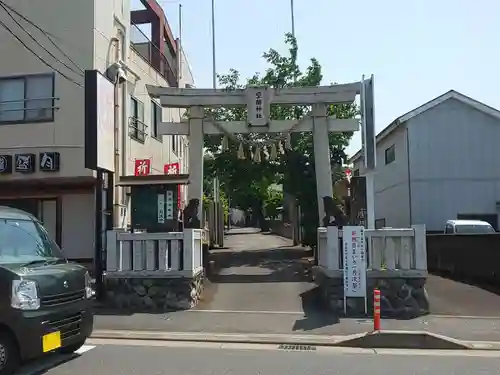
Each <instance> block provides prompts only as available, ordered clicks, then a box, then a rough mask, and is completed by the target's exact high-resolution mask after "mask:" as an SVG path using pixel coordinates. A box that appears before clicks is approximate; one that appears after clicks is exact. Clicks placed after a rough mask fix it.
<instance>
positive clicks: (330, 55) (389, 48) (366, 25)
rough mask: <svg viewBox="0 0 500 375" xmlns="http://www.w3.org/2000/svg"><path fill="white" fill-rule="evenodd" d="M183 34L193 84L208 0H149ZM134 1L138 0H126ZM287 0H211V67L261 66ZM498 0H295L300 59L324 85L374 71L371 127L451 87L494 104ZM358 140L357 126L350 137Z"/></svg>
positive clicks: (199, 72)
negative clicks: (319, 71)
mask: <svg viewBox="0 0 500 375" xmlns="http://www.w3.org/2000/svg"><path fill="white" fill-rule="evenodd" d="M158 2H159V3H160V4H161V5H162V6H163V8H164V9H165V13H166V15H167V19H168V22H169V23H170V25H171V27H172V29H173V31H174V34H175V36H178V28H179V26H178V8H179V4H182V43H183V46H184V49H185V50H186V52H187V54H188V59H189V62H190V65H191V67H192V70H193V74H194V76H195V81H196V86H197V87H211V85H212V83H211V82H212V54H211V53H212V52H211V29H210V25H211V24H210V22H211V0H180V1H176V0H164V1H161V0H159V1H158ZM132 3H133V5H134V6H135V7H136V8H137V7H139V5H138V4H139V0H132ZM289 7H290V1H289V0H252V1H244V0H216V44H217V72H218V73H224V72H227V71H228V69H230V68H235V69H237V70H239V71H240V72H241V74H242V76H244V77H246V76H251V75H252V74H253V73H254V72H262V71H264V70H265V68H266V65H265V62H264V61H263V60H262V58H261V56H262V52H264V51H267V50H268V49H269V48H275V49H277V50H278V51H283V50H284V43H283V39H284V34H285V33H286V32H288V31H290V30H291V22H290V11H289V9H290V8H289ZM499 14H500V1H496V0H475V1H472V0H413V1H401V0H379V1H372V0H357V1H346V0H344V1H339V0H295V30H296V36H297V40H298V43H299V59H300V63H301V66H302V67H307V64H308V61H309V59H310V58H311V57H316V58H317V59H318V60H319V61H320V63H321V64H322V66H323V74H324V81H325V84H328V83H330V82H332V81H335V82H339V83H343V82H353V81H357V80H359V79H360V78H361V76H362V75H363V74H365V75H370V74H374V75H375V106H376V107H375V116H376V119H375V122H376V128H377V132H378V131H380V130H382V129H383V128H384V127H385V126H387V125H388V124H389V123H390V122H391V121H392V120H394V119H395V118H397V117H398V116H400V115H402V114H404V113H405V112H407V111H410V110H412V109H413V108H415V107H417V106H419V105H421V104H423V103H425V102H427V101H429V100H431V99H432V98H434V97H436V96H438V95H441V94H442V93H444V92H446V91H448V90H450V89H455V90H457V91H460V92H462V93H463V94H466V95H468V96H471V97H473V98H474V99H476V100H480V101H482V102H484V103H486V104H488V105H491V106H493V107H496V108H500V95H499V88H500V85H499V83H500V74H499V72H498V68H499V66H500V22H498V15H499ZM359 147H360V136H359V134H357V135H356V136H355V137H354V138H353V140H352V142H351V145H350V146H349V149H348V152H349V154H350V155H352V154H353V153H354V152H356V151H357V150H358V149H359Z"/></svg>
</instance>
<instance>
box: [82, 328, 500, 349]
mask: <svg viewBox="0 0 500 375" xmlns="http://www.w3.org/2000/svg"><path fill="white" fill-rule="evenodd" d="M91 338H94V339H114V340H145V341H148V340H151V341H182V342H210V343H234V344H236V343H238V344H275V345H282V344H285V345H310V346H329V347H344V348H364V349H427V350H495V351H500V342H495V341H492V342H490V341H465V340H457V339H454V338H452V337H448V336H444V335H439V334H436V333H431V332H426V331H376V332H368V333H360V334H352V335H337V336H326V335H290V334H229V333H228V334H226V333H197V332H156V331H124V330H94V332H93V334H92V336H91Z"/></svg>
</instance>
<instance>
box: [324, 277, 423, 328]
mask: <svg viewBox="0 0 500 375" xmlns="http://www.w3.org/2000/svg"><path fill="white" fill-rule="evenodd" d="M315 280H316V282H317V284H318V285H319V287H320V289H321V294H322V297H323V298H324V302H325V304H326V305H327V306H328V307H329V308H331V309H332V310H333V311H334V313H335V314H336V315H337V316H347V317H373V290H374V289H375V288H378V289H379V290H380V296H381V297H380V308H381V316H382V318H394V319H413V318H417V317H419V316H422V315H426V314H428V313H429V312H430V311H429V300H428V297H427V292H426V290H425V283H426V277H404V276H401V277H397V276H394V275H391V276H390V277H387V276H384V275H376V276H370V273H368V275H367V282H366V284H367V288H366V289H367V292H366V295H367V310H368V313H367V314H365V302H364V299H363V298H352V297H350V298H348V299H347V314H345V313H344V284H343V278H342V276H336V277H328V276H325V275H321V274H320V275H318V276H316V277H315Z"/></svg>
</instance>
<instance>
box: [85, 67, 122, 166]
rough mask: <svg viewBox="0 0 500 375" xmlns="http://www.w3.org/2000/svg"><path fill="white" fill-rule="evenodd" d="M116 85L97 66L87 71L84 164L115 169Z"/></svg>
mask: <svg viewBox="0 0 500 375" xmlns="http://www.w3.org/2000/svg"><path fill="white" fill-rule="evenodd" d="M114 108H115V86H114V84H113V82H111V81H110V80H109V79H108V78H106V77H105V76H103V75H102V74H101V73H100V72H98V71H97V70H86V71H85V168H88V169H92V170H97V169H104V170H107V171H110V172H114V169H115V147H114V143H115V138H114V137H115V118H114Z"/></svg>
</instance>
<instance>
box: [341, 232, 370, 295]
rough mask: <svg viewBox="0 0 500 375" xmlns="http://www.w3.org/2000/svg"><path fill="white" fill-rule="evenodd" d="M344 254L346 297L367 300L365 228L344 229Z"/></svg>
mask: <svg viewBox="0 0 500 375" xmlns="http://www.w3.org/2000/svg"><path fill="white" fill-rule="evenodd" d="M342 254H343V260H344V297H364V298H366V247H365V229H364V228H363V227H359V226H346V227H343V228H342Z"/></svg>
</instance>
